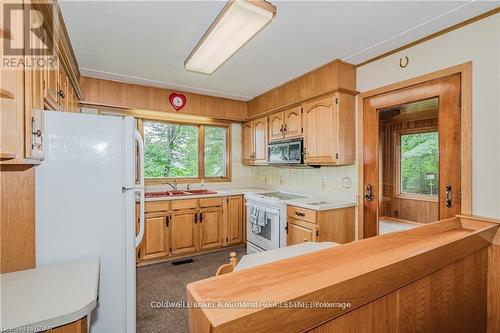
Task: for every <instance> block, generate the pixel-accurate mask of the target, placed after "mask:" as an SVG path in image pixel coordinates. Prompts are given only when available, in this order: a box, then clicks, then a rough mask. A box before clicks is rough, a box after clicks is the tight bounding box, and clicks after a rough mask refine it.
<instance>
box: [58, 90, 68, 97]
mask: <svg viewBox="0 0 500 333" xmlns="http://www.w3.org/2000/svg"><path fill="white" fill-rule="evenodd" d="M57 94H58V95H59V96H60V97H61V98H64V97H66V95H65V94H64V91H62V90H61V89H59V91H58V92H57Z"/></svg>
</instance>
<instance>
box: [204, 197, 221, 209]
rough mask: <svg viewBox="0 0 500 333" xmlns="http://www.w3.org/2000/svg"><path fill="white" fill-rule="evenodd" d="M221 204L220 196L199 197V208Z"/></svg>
mask: <svg viewBox="0 0 500 333" xmlns="http://www.w3.org/2000/svg"><path fill="white" fill-rule="evenodd" d="M215 206H222V197H216V198H206V199H200V208H202V207H215Z"/></svg>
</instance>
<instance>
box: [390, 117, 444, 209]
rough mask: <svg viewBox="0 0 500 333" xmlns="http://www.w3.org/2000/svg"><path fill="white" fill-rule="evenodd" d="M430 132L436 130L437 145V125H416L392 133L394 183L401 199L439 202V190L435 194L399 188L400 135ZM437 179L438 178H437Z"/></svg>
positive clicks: (397, 195)
mask: <svg viewBox="0 0 500 333" xmlns="http://www.w3.org/2000/svg"><path fill="white" fill-rule="evenodd" d="M431 132H437V133H438V145H439V130H438V127H437V126H427V127H418V128H408V129H401V130H396V131H395V133H394V135H395V140H394V142H395V143H396V145H395V147H394V149H395V152H394V156H395V159H394V163H395V167H394V172H395V175H394V176H395V177H394V179H395V180H396V181H395V183H396V184H395V185H396V193H395V194H396V195H395V197H396V198H401V199H412V200H420V201H432V202H439V190H438V191H437V193H436V194H435V195H430V194H418V193H405V192H403V191H402V188H401V181H402V179H401V136H402V135H407V134H421V133H431ZM439 164H440V162H439V160H438V174H439ZM438 179H439V178H438ZM438 189H439V184H438Z"/></svg>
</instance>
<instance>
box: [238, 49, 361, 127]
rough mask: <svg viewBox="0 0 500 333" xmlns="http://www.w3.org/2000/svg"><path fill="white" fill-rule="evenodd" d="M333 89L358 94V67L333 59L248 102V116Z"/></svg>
mask: <svg viewBox="0 0 500 333" xmlns="http://www.w3.org/2000/svg"><path fill="white" fill-rule="evenodd" d="M333 91H342V92H346V93H352V94H357V92H356V67H355V66H354V65H351V64H348V63H346V62H343V61H341V60H338V59H337V60H334V61H332V62H330V63H328V64H326V65H324V66H321V67H319V68H316V69H314V70H313V71H311V72H308V73H306V74H304V75H302V76H299V77H297V78H295V79H293V80H291V81H288V82H286V83H284V84H282V85H281V86H278V87H276V88H273V89H271V90H269V91H267V92H265V93H264V94H262V95H259V96H257V97H255V98H254V99H252V100H250V101H249V102H248V116H249V117H251V118H252V117H256V116H258V115H260V114H262V113H266V112H271V111H276V110H278V109H281V108H285V107H290V106H292V105H294V104H298V103H301V102H304V101H306V100H308V99H311V98H314V97H317V96H321V95H323V94H327V93H330V92H333Z"/></svg>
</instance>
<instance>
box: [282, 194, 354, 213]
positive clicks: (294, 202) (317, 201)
mask: <svg viewBox="0 0 500 333" xmlns="http://www.w3.org/2000/svg"><path fill="white" fill-rule="evenodd" d="M286 204H287V205H291V206H297V207H302V208H307V209H311V210H318V211H321V210H330V209H339V208H347V207H356V206H357V205H358V204H357V202H355V201H343V200H335V199H329V198H326V197H307V198H301V199H291V200H286Z"/></svg>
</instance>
